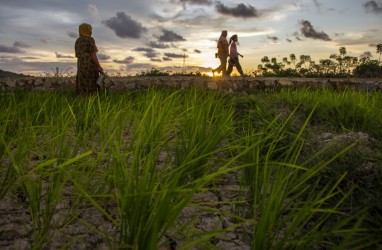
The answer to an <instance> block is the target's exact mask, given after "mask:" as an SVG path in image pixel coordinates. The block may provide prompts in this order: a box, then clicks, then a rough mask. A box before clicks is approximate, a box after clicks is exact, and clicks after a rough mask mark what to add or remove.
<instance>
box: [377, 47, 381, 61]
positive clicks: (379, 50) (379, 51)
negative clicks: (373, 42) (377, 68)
mask: <svg viewBox="0 0 382 250" xmlns="http://www.w3.org/2000/svg"><path fill="white" fill-rule="evenodd" d="M377 53H378V54H379V60H378V61H379V62H381V54H382V43H380V44H377Z"/></svg>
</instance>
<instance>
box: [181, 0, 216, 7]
mask: <svg viewBox="0 0 382 250" xmlns="http://www.w3.org/2000/svg"><path fill="white" fill-rule="evenodd" d="M179 2H180V3H181V4H183V6H184V5H186V4H192V5H211V4H212V1H211V0H179Z"/></svg>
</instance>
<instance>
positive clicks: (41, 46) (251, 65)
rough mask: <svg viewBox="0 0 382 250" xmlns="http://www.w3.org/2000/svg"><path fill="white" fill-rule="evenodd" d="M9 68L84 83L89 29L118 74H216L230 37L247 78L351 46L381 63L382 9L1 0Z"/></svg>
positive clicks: (343, 1)
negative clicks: (83, 37) (79, 53)
mask: <svg viewBox="0 0 382 250" xmlns="http://www.w3.org/2000/svg"><path fill="white" fill-rule="evenodd" d="M0 23H1V25H0V69H2V70H6V71H12V72H16V73H24V74H30V75H42V76H43V75H46V74H51V73H53V71H54V69H56V68H58V69H59V71H60V72H62V73H65V74H68V75H75V74H76V70H77V69H76V62H77V60H76V58H75V54H74V43H75V41H76V39H77V38H78V26H79V25H80V24H81V23H89V24H91V25H92V27H93V34H92V36H93V37H94V39H95V41H96V45H97V47H98V54H97V56H98V58H99V60H100V63H101V66H102V67H103V68H104V70H105V71H106V72H108V73H110V74H120V75H123V76H124V75H135V74H136V73H139V72H144V71H148V70H151V69H152V68H155V69H158V70H162V71H171V72H173V73H180V72H191V71H193V72H197V71H199V72H211V69H212V68H215V67H217V66H218V65H219V60H218V59H216V58H215V52H217V48H216V41H217V39H218V38H219V36H220V33H221V31H222V30H228V38H229V37H230V36H232V35H233V34H237V35H238V37H239V45H238V51H239V53H240V54H242V55H244V58H240V62H241V65H242V67H243V69H244V72H245V73H248V72H252V71H254V70H255V69H256V68H257V65H258V64H260V63H261V58H263V57H264V56H268V57H269V58H273V57H274V58H276V59H277V61H279V62H281V61H282V58H284V57H289V55H290V54H292V53H293V54H295V55H296V56H297V57H299V56H300V55H310V56H311V57H312V59H313V60H315V61H316V62H317V63H318V61H319V60H320V59H327V58H329V56H330V55H331V54H335V53H337V54H338V53H339V48H340V47H345V48H346V50H347V53H348V55H351V56H355V57H363V56H371V58H372V59H378V56H379V55H378V54H377V51H376V46H377V44H380V43H382V27H381V23H382V0H284V1H278V0H256V1H255V0H251V1H249V0H239V1H232V0H219V1H216V0H167V1H165V0H138V1H135V0H134V1H129V0H108V1H105V0H94V1H90V0H0Z"/></svg>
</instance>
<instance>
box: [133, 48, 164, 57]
mask: <svg viewBox="0 0 382 250" xmlns="http://www.w3.org/2000/svg"><path fill="white" fill-rule="evenodd" d="M133 51H137V52H144V54H145V56H146V57H148V58H155V57H158V56H159V53H158V52H157V51H156V50H154V49H152V48H136V49H133Z"/></svg>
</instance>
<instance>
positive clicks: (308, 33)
mask: <svg viewBox="0 0 382 250" xmlns="http://www.w3.org/2000/svg"><path fill="white" fill-rule="evenodd" d="M300 26H301V29H300V31H301V33H302V35H303V36H304V37H306V38H312V39H317V40H323V41H331V40H332V39H331V38H330V37H329V36H328V34H326V33H325V32H323V31H321V32H318V31H316V30H315V29H314V27H313V25H312V24H311V23H310V22H309V21H307V20H301V21H300Z"/></svg>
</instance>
